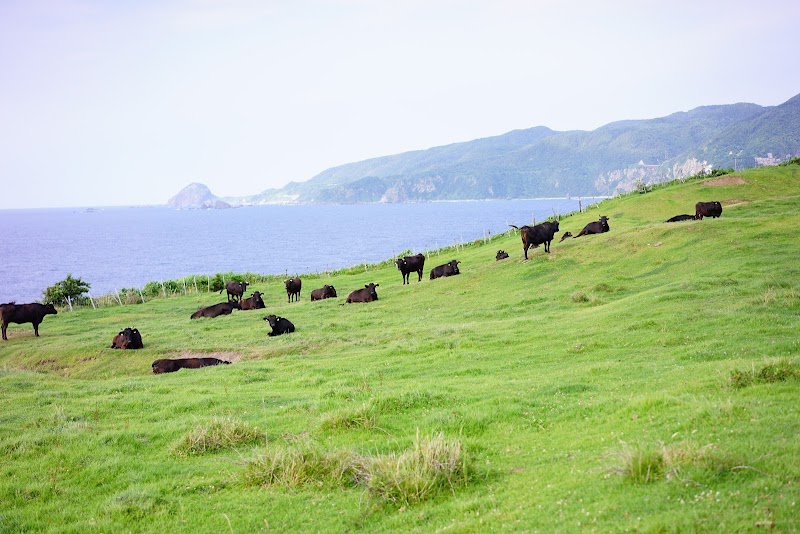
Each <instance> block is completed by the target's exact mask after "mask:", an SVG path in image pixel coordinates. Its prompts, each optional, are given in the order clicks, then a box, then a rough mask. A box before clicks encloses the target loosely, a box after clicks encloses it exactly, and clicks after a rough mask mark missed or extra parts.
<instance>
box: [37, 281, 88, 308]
mask: <svg viewBox="0 0 800 534" xmlns="http://www.w3.org/2000/svg"><path fill="white" fill-rule="evenodd" d="M89 289H91V285H90V284H89V283H88V282H84V281H83V280H81V279H80V278H73V277H72V274H68V275H67V277H66V278H65V279H63V280H62V281H60V282H56V283H55V284H54V285H52V286H50V287H48V288H47V289H45V290H44V292H43V293H42V301H43V302H52V303H55V304H61V303H64V302H67V301H68V300H69V301H70V302H73V303H78V304H80V303H81V302H83V301H84V300H86V297H85V296H84V293H87V292H88V291H89Z"/></svg>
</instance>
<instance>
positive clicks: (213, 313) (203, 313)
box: [191, 301, 241, 319]
mask: <svg viewBox="0 0 800 534" xmlns="http://www.w3.org/2000/svg"><path fill="white" fill-rule="evenodd" d="M240 309H241V307H240V306H239V302H238V301H233V302H220V303H219V304H214V305H213V306H207V307H205V308H200V309H199V310H197V311H196V312H194V313H193V314H192V317H191V318H192V319H199V318H200V317H219V316H220V315H229V314H231V313H233V310H240Z"/></svg>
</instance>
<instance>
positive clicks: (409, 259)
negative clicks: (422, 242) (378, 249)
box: [395, 254, 425, 285]
mask: <svg viewBox="0 0 800 534" xmlns="http://www.w3.org/2000/svg"><path fill="white" fill-rule="evenodd" d="M395 263H396V264H397V269H398V270H399V271H400V273H402V275H403V285H405V284H410V283H411V282H410V281H409V279H408V278H409V275H410V274H411V273H413V272H415V271H416V273H417V275H418V276H419V279H418V280H417V281H418V282H422V269H423V268H424V267H425V256H424V255H422V254H416V255H414V256H405V257H404V258H400V259H399V260H397V261H396V262H395Z"/></svg>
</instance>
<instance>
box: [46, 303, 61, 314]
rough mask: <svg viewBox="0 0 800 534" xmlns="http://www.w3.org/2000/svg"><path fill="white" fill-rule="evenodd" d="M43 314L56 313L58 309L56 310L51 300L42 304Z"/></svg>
mask: <svg viewBox="0 0 800 534" xmlns="http://www.w3.org/2000/svg"><path fill="white" fill-rule="evenodd" d="M44 314H45V315H57V314H58V311H56V307H55V305H54V304H53V303H52V302H51V303H49V304H45V305H44Z"/></svg>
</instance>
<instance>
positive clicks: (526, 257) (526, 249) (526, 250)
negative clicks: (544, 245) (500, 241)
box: [525, 245, 528, 260]
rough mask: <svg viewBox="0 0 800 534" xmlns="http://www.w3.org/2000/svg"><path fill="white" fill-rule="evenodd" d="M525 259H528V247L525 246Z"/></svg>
mask: <svg viewBox="0 0 800 534" xmlns="http://www.w3.org/2000/svg"><path fill="white" fill-rule="evenodd" d="M525 259H526V260H527V259H528V245H525Z"/></svg>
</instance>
